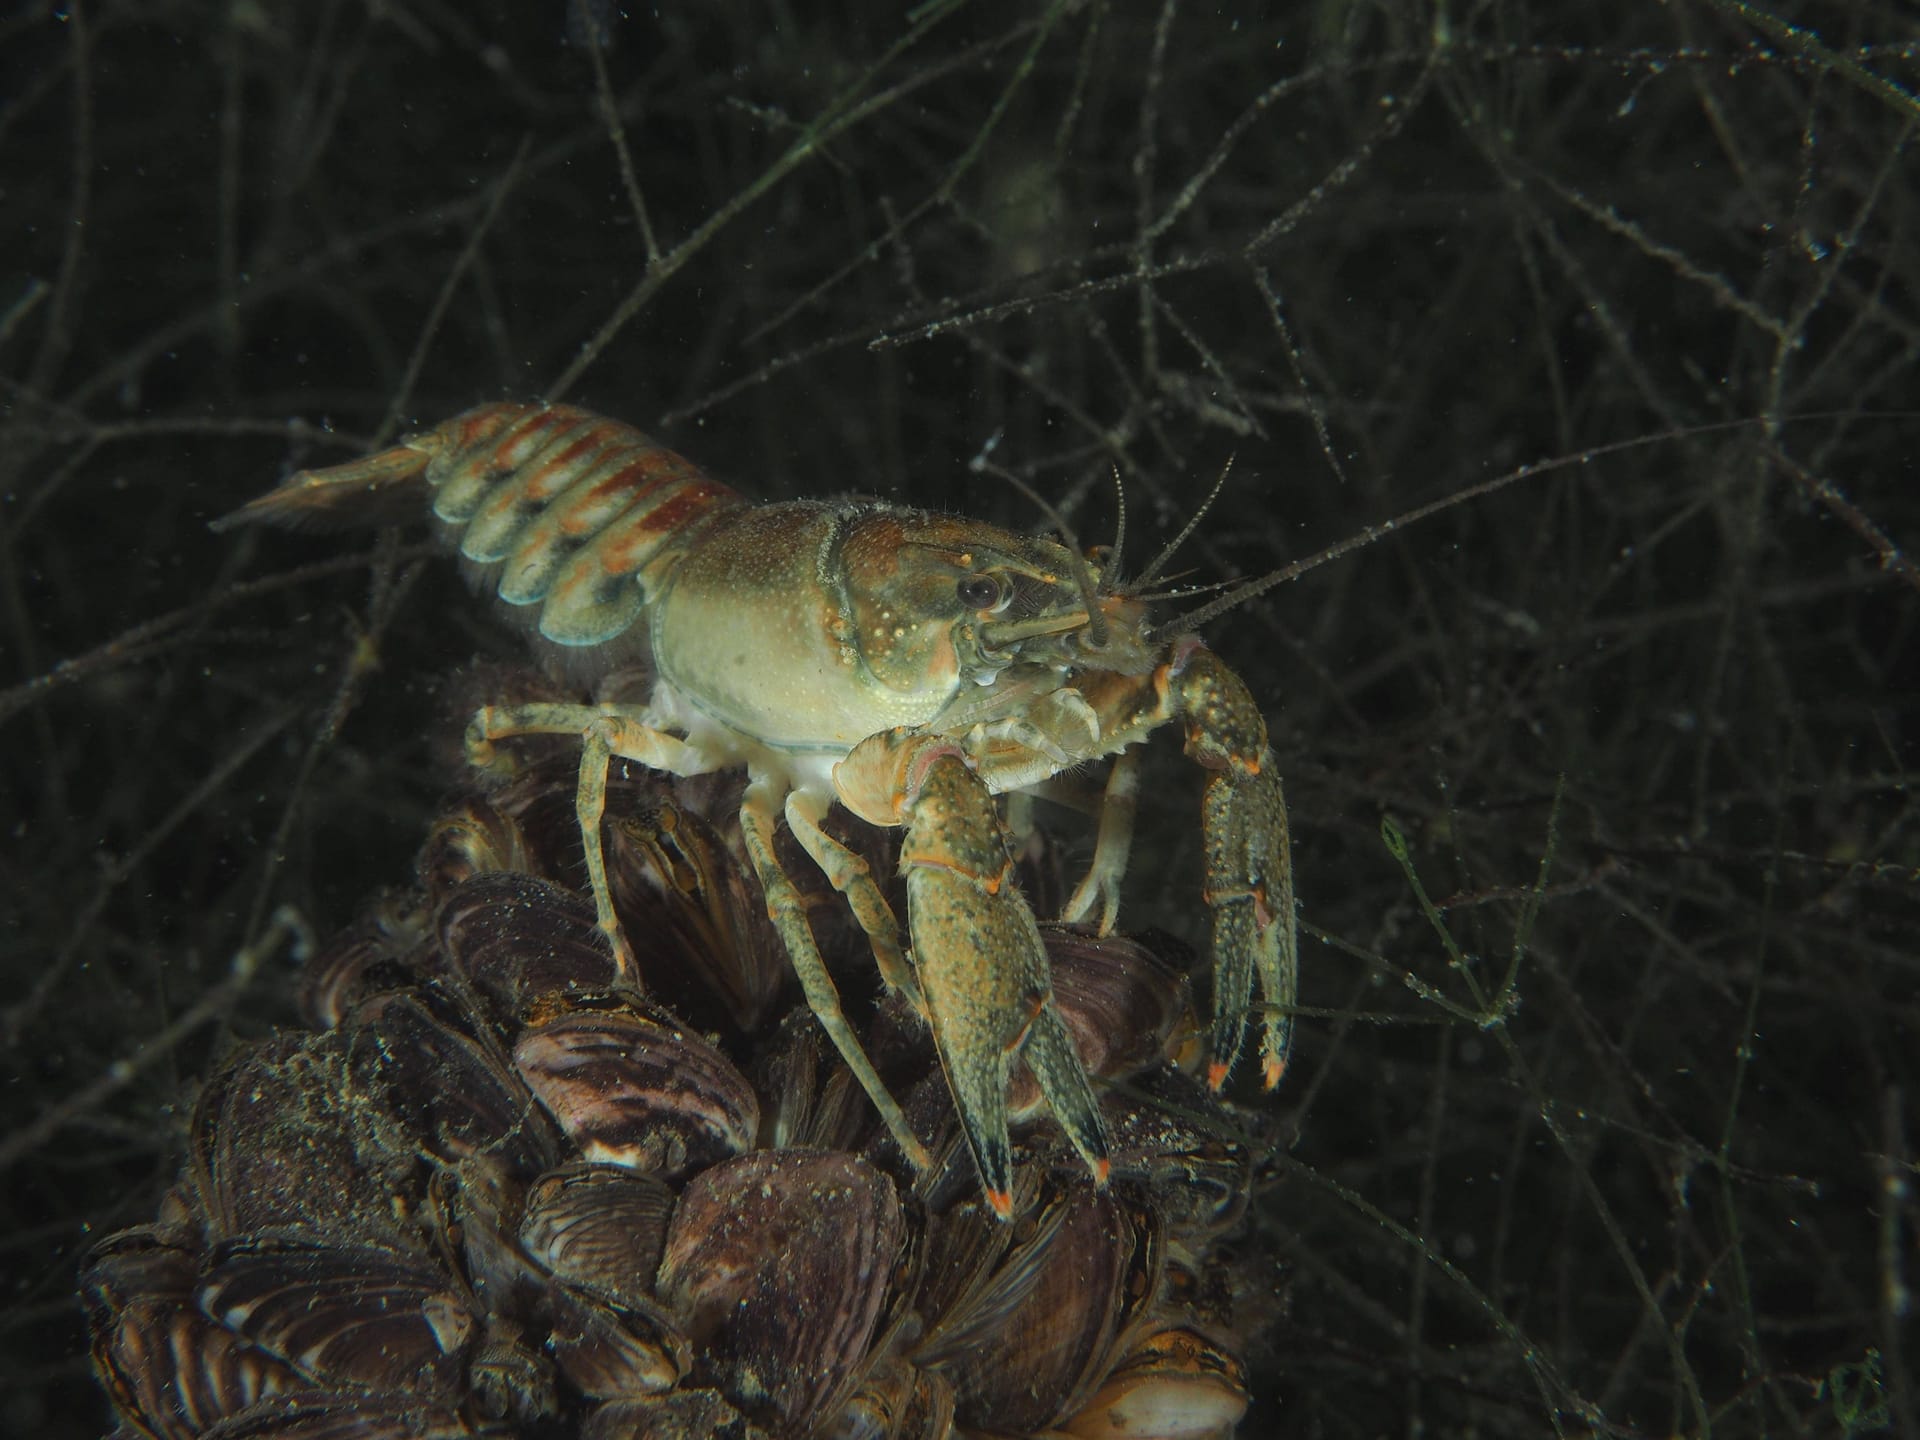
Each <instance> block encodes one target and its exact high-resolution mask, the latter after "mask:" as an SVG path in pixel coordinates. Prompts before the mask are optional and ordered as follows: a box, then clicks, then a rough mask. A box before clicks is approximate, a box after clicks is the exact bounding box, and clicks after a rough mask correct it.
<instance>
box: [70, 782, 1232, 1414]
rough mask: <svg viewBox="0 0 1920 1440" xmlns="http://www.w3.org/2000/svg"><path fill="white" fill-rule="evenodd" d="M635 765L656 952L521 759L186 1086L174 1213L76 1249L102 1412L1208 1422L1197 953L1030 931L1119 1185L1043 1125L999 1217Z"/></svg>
mask: <svg viewBox="0 0 1920 1440" xmlns="http://www.w3.org/2000/svg"><path fill="white" fill-rule="evenodd" d="M626 783H627V788H626V790H625V792H624V793H623V794H621V795H620V796H619V797H618V798H617V800H616V803H615V804H614V806H612V807H611V808H610V815H612V816H618V817H620V818H610V819H609V821H608V823H607V831H606V840H607V846H608V858H609V864H610V869H611V875H612V883H613V887H614V889H615V892H616V902H617V904H618V905H619V907H620V909H621V911H622V915H623V919H624V923H625V925H626V927H627V933H628V934H629V935H630V936H633V937H634V938H635V940H636V943H637V948H638V949H639V951H640V955H641V964H642V966H643V973H642V974H640V975H637V976H631V977H629V976H623V975H620V974H617V973H616V972H615V968H614V965H613V962H612V959H611V956H610V953H609V950H608V948H607V946H606V944H605V943H604V941H603V939H602V937H601V936H600V934H599V932H598V931H597V930H596V929H595V927H594V923H593V910H592V907H591V905H590V904H588V903H587V902H586V901H584V900H583V899H582V898H581V897H580V896H579V894H577V893H576V892H575V891H573V890H570V889H566V888H563V887H562V886H561V885H560V884H558V883H555V878H554V877H556V876H563V877H571V876H577V875H578V873H579V871H578V869H577V865H578V854H579V845H578V837H577V833H576V832H575V830H574V828H573V826H574V821H573V803H572V793H573V778H572V773H571V768H570V767H559V768H556V767H551V766H539V767H535V768H534V769H533V770H531V771H530V772H528V773H527V774H526V775H525V776H524V777H523V778H522V779H521V780H519V781H517V782H515V783H514V784H513V785H511V786H510V787H508V788H507V789H505V790H504V791H502V792H500V793H497V794H494V795H491V796H489V797H486V798H484V799H475V800H473V801H471V802H470V803H468V804H467V805H465V806H463V807H462V808H461V809H460V810H458V811H457V812H456V813H454V814H452V815H450V816H448V817H447V818H445V819H444V820H443V821H442V822H441V823H440V824H439V826H438V827H437V830H436V832H435V835H434V838H433V840H432V842H431V843H430V844H429V846H428V847H427V850H426V852H425V853H424V856H423V859H422V862H421V867H420V868H421V877H420V884H419V886H418V888H417V889H416V890H415V891H413V892H411V893H410V894H409V895H408V896H406V897H404V898H402V899H400V900H388V901H386V902H384V903H383V904H382V905H380V906H378V907H375V909H374V910H372V911H370V912H369V914H368V915H367V916H366V917H365V918H363V919H362V920H361V921H360V922H359V923H358V924H356V925H355V926H354V927H353V928H351V929H350V930H349V931H348V932H347V933H346V934H344V935H343V936H341V937H339V938H338V939H336V940H335V941H333V942H332V943H331V944H330V945H328V946H327V947H326V948H325V951H324V953H322V954H321V955H319V956H318V957H316V958H315V959H314V960H313V961H312V962H311V963H310V964H309V966H308V969H307V972H306V975H305V979H304V982H303V984H304V988H303V997H302V998H303V1008H304V1011H305V1013H306V1017H307V1019H308V1021H309V1023H310V1024H311V1025H312V1026H313V1027H314V1028H313V1030H312V1031H311V1032H303V1033H292V1034H283V1035H280V1036H277V1037H275V1038H272V1039H269V1040H265V1041H262V1042H259V1043H256V1044H253V1045H251V1046H248V1047H246V1048H244V1049H243V1050H241V1051H240V1053H238V1054H235V1055H233V1056H231V1057H230V1058H229V1059H228V1060H227V1062H226V1063H225V1064H224V1066H223V1068H222V1069H221V1070H220V1072H219V1073H218V1074H217V1075H216V1076H215V1077H214V1078H213V1079H212V1080H211V1081H209V1082H208V1083H207V1085H206V1086H205V1088H204V1090H203V1091H202V1092H201V1094H200V1095H199V1097H198V1102H197V1104H196V1106H195V1109H194V1112H193V1118H192V1123H191V1132H190V1136H189V1144H190V1154H189V1157H188V1160H187V1163H186V1165H185V1167H184V1170H183V1173H182V1175H181V1177H180V1180H179V1182H178V1183H177V1184H176V1185H175V1187H174V1188H173V1190H172V1191H171V1192H170V1193H169V1195H168V1196H167V1198H166V1200H165V1202H164V1204H163V1206H162V1209H161V1212H160V1215H159V1218H158V1219H157V1220H156V1221H155V1222H154V1223H152V1224H148V1225H142V1226H139V1227H136V1228H134V1229H129V1230H125V1231H122V1232H120V1233H118V1234H116V1235H113V1236H110V1237H109V1238H107V1239H106V1240H104V1241H102V1242H101V1243H100V1244H99V1245H98V1246H96V1247H95V1249H94V1250H93V1252H92V1254H91V1256H90V1257H89V1260H88V1262H87V1266H86V1271H85V1274H84V1277H83V1282H82V1288H83V1299H84V1302H85V1304H86V1306H87V1308H88V1311H89V1315H90V1319H91V1324H92V1331H93V1336H94V1356H95V1363H96V1365H97V1367H98V1370H99V1373H100V1376H101V1377H102V1380H103V1381H104V1383H105V1384H106V1386H107V1388H108V1390H109V1392H110V1393H111V1396H112V1399H113V1403H114V1405H115V1406H116V1408H117V1409H118V1412H119V1416H120V1419H121V1422H122V1424H123V1427H124V1429H123V1434H140V1435H146V1436H153V1437H165V1440H192V1437H207V1440H270V1437H271V1440H403V1437H441V1436H462V1435H499V1436H529V1437H547V1436H553V1437H561V1436H582V1437H592V1440H642V1437H710V1436H720V1437H736V1440H748V1437H768V1440H772V1437H789V1436H793V1437H798V1436H812V1437H842V1440H937V1437H944V1436H949V1435H958V1436H967V1435H978V1436H1033V1435H1056V1434H1057V1435H1066V1436H1075V1437H1081V1440H1092V1437H1132V1440H1150V1437H1167V1440H1173V1437H1181V1440H1198V1437H1209V1440H1212V1437H1224V1436H1227V1435H1229V1434H1230V1433H1231V1432H1232V1430H1233V1428H1234V1425H1235V1423H1236V1422H1237V1421H1238V1419H1239V1417H1240V1415H1241V1413H1242V1412H1243V1411H1244V1409H1245V1408H1246V1404H1247V1393H1246V1387H1245V1373H1244V1370H1243V1368H1242V1364H1241V1362H1240V1359H1239V1358H1238V1355H1237V1353H1236V1350H1237V1339H1236V1336H1237V1332H1236V1329H1235V1326H1234V1316H1233V1304H1234V1294H1233V1291H1234V1285H1233V1276H1232V1273H1231V1271H1230V1268H1229V1266H1228V1264H1227V1261H1226V1259H1225V1257H1224V1253H1223V1251H1222V1249H1221V1246H1220V1244H1219V1242H1220V1240H1221V1239H1222V1237H1223V1236H1224V1235H1225V1234H1226V1233H1227V1232H1228V1231H1230V1230H1231V1229H1232V1228H1233V1227H1234V1225H1235V1223H1236V1222H1237V1220H1238V1219H1239V1218H1240V1215H1241V1212H1242V1210H1243V1208H1244V1206H1245V1202H1246V1197H1247V1192H1248V1188H1249V1182H1250V1160H1249V1147H1248V1145H1247V1143H1246V1141H1245V1139H1244V1136H1243V1135H1241V1133H1240V1132H1239V1131H1238V1129H1237V1127H1236V1126H1235V1125H1234V1124H1233V1122H1232V1120H1231V1117H1229V1116H1228V1115H1227V1114H1226V1113H1225V1112H1224V1111H1223V1110H1222V1108H1221V1107H1220V1106H1219V1104H1218V1103H1217V1102H1216V1101H1214V1100H1213V1099H1212V1097H1211V1096H1210V1095H1209V1094H1208V1093H1207V1091H1206V1090H1205V1088H1204V1086H1202V1085H1200V1084H1198V1083H1196V1082H1194V1081H1193V1080H1192V1079H1190V1078H1189V1076H1188V1075H1187V1074H1186V1073H1185V1071H1183V1070H1182V1069H1181V1068H1180V1067H1179V1066H1178V1065H1177V1064H1175V1063H1173V1060H1174V1058H1177V1052H1178V1051H1179V1049H1180V1047H1181V1045H1182V1044H1183V1042H1184V1041H1185V1040H1186V1037H1188V1036H1190V1035H1191V1033H1192V1030H1193V1025H1192V1021H1191V1016H1190V1011H1189V1003H1188V995H1187V981H1186V976H1185V974H1184V973H1183V971H1182V970H1181V969H1180V968H1179V967H1178V966H1177V965H1175V964H1171V963H1169V962H1168V961H1167V960H1165V959H1163V958H1161V956H1160V955H1159V954H1156V953H1155V950H1154V949H1150V948H1148V947H1147V946H1146V945H1144V944H1142V943H1139V942H1137V941H1133V940H1128V939H1123V938H1119V937H1109V938H1105V939H1097V938H1094V937H1093V936H1091V935H1088V934H1086V933H1083V932H1078V931H1074V930H1071V929H1056V930H1054V931H1052V932H1051V933H1050V934H1049V936H1048V946H1049V950H1050V952H1051V957H1052V963H1053V975H1054V983H1055V988H1056V997H1057V1002H1058V1004H1059V1007H1060V1009H1061V1011H1062V1013H1063V1016H1064V1018H1065V1019H1066V1021H1067V1023H1068V1025H1069V1026H1070V1027H1071V1029H1072V1031H1073V1034H1074V1037H1075V1040H1076V1043H1077V1044H1078V1045H1079V1047H1080V1052H1081V1056H1082V1059H1083V1060H1084V1061H1085V1063H1086V1065H1087V1068H1088V1070H1089V1071H1090V1072H1091V1073H1093V1074H1095V1075H1096V1076H1099V1077H1103V1078H1102V1082H1101V1084H1102V1091H1103V1103H1104V1105H1105V1106H1106V1113H1107V1119H1108V1123H1109V1125H1110V1127H1111V1130H1112V1137H1113V1173H1112V1180H1111V1183H1110V1184H1109V1185H1108V1186H1106V1187H1105V1188H1103V1189H1096V1188H1094V1187H1093V1185H1092V1184H1091V1182H1090V1180H1089V1178H1088V1177H1087V1174H1086V1170H1085V1167H1084V1165H1083V1164H1081V1162H1080V1161H1079V1159H1078V1158H1077V1157H1076V1156H1075V1155H1073V1154H1072V1153H1071V1152H1070V1151H1068V1150H1067V1148H1066V1146H1065V1142H1064V1141H1063V1140H1061V1139H1060V1138H1059V1136H1058V1133H1057V1131H1055V1130H1054V1129H1053V1126H1052V1122H1051V1121H1050V1120H1038V1119H1036V1120H1033V1121H1032V1122H1031V1123H1030V1124H1028V1125H1027V1126H1025V1127H1024V1129H1023V1132H1022V1134H1021V1154H1020V1165H1019V1169H1018V1172H1017V1174H1018V1180H1017V1189H1016V1201H1017V1206H1016V1213H1015V1216H1014V1218H1013V1220H1012V1221H1011V1222H1006V1221H1001V1220H999V1219H996V1218H995V1217H994V1216H993V1215H992V1214H991V1213H990V1212H988V1211H987V1209H986V1208H985V1207H984V1205H983V1204H982V1202H981V1199H980V1195H979V1191H978V1187H977V1183H976V1182H975V1179H974V1175H973V1169H972V1164H971V1160H970V1157H969V1156H968V1154H967V1152H966V1147H965V1145H964V1142H963V1141H962V1140H961V1138H960V1135H959V1131H958V1127H957V1125H956V1123H955V1121H954V1118H953V1114H952V1111H951V1107H950V1104H949V1101H948V1099H947V1092H946V1087H945V1083H944V1080H943V1077H942V1076H941V1074H940V1072H939V1067H938V1063H937V1061H936V1060H935V1058H934V1055H933V1050H932V1047H931V1045H930V1044H929V1043H928V1042H927V1040H926V1037H925V1036H924V1034H923V1033H920V1032H919V1030H918V1027H917V1026H916V1025H915V1024H914V1023H913V1022H912V1020H911V1017H910V1016H909V1015H907V1014H906V1013H904V1007H902V1006H901V1005H900V1004H899V1003H898V1002H892V1003H883V1004H881V1005H880V1006H879V1007H878V1009H877V1010H876V1012H875V1014H874V1017H873V1019H872V1021H871V1024H870V1026H869V1029H868V1043H869V1048H870V1051H871V1053H872V1054H873V1056H874V1059H875V1062H876V1064H877V1065H878V1066H879V1067H880V1068H881V1071H882V1073H883V1074H884V1075H885V1076H886V1078H887V1081H888V1083H889V1085H890V1086H891V1087H893V1088H894V1093H896V1094H897V1095H899V1096H901V1097H902V1099H903V1103H904V1105H905V1108H906V1110H907V1112H908V1115H909V1118H910V1120H911V1121H912V1123H913V1124H914V1125H915V1127H916V1128H917V1130H918V1132H919V1133H920V1135H921V1137H922V1138H923V1139H924V1140H925V1141H926V1143H927V1144H928V1147H929V1149H930V1151H931V1152H932V1153H933V1154H934V1155H936V1156H937V1157H940V1158H939V1160H938V1162H937V1163H936V1165H935V1166H934V1168H933V1169H932V1170H931V1171H929V1172H927V1173H925V1174H918V1175H916V1174H915V1173H913V1171H912V1170H911V1169H910V1168H909V1167H908V1166H907V1165H906V1164H905V1162H904V1161H903V1159H902V1158H901V1156H900V1155H899V1153H898V1151H897V1149H895V1147H894V1146H893V1144H892V1142H891V1141H890V1140H889V1139H888V1137H887V1136H886V1133H885V1131H884V1129H883V1128H882V1127H881V1126H880V1125H879V1124H878V1122H877V1120H875V1119H874V1117H873V1115H872V1112H871V1110H870V1109H869V1107H868V1106H867V1104H866V1102H865V1099H864V1097H863V1095H862V1094H861V1092H860V1091H859V1089H858V1088H857V1087H856V1086H854V1085H853V1084H851V1083H850V1081H849V1077H848V1075H847V1073H846V1072H845V1070H844V1069H842V1068H841V1067H840V1066H839V1064H838V1062H837V1059H835V1058H833V1056H832V1052H831V1051H830V1050H828V1049H826V1048H824V1042H823V1040H822V1039H821V1038H820V1035H819V1030H818V1026H817V1024H816V1023H815V1022H814V1021H813V1019H812V1017H811V1015H810V1014H809V1013H808V1011H807V1010H806V1009H805V1008H804V1007H801V1006H792V1007H790V1008H783V1001H784V999H785V997H786V996H788V995H789V993H790V988H791V987H790V986H789V985H788V983H787V970H786V966H785V965H784V963H783V960H782V952H781V951H780V948H779V942H778V940H777V938H776V937H775V936H774V934H773V933H772V930H771V927H770V926H769V925H768V924H767V922H766V920H765V911H764V908H763V907H762V905H761V903H760V900H759V895H758V890H757V887H756V886H755V885H754V883H753V881H752V880H751V879H750V878H748V877H747V876H746V875H745V873H744V872H743V869H742V867H741V866H740V865H739V864H737V863H736V861H735V859H734V857H733V852H732V850H731V848H730V846H729V844H728V842H727V839H726V838H725V836H724V835H723V834H722V833H721V831H720V830H719V829H717V828H716V827H715V825H714V824H712V823H710V822H709V821H708V820H707V819H705V818H703V817H702V814H701V807H700V806H699V805H698V804H696V803H694V801H693V799H692V798H690V797H692V796H694V791H693V790H692V789H691V788H690V787H687V786H682V787H681V788H679V789H677V790H669V789H667V788H664V787H659V786H655V787H650V788H642V787H640V786H638V785H636V784H634V783H632V782H626ZM716 813H720V812H716ZM832 900H833V897H832V896H831V895H830V894H828V895H825V896H823V897H821V903H820V904H819V905H818V906H817V907H816V913H815V917H814V921H815V928H816V929H817V930H819V931H820V932H822V938H823V940H825V939H827V938H828V934H827V932H829V931H831V930H832V929H833V928H834V927H835V926H836V925H841V924H843V923H844V922H843V921H842V920H840V918H839V915H840V910H839V907H838V906H837V905H835V904H833V903H831V902H832ZM846 928H847V930H848V933H849V934H851V933H853V932H852V930H851V927H850V926H848V927H846ZM850 973H851V972H850ZM1015 1068H1016V1074H1015V1076H1014V1082H1013V1097H1012V1098H1013V1104H1014V1107H1015V1110H1016V1113H1019V1110H1020V1108H1021V1106H1022V1103H1023V1101H1024V1102H1025V1104H1026V1106H1027V1107H1028V1108H1029V1109H1034V1108H1037V1105H1038V1095H1037V1089H1036V1087H1034V1086H1033V1084H1032V1082H1031V1080H1030V1079H1029V1078H1028V1077H1026V1076H1024V1075H1022V1074H1019V1073H1017V1072H1018V1069H1019V1067H1018V1066H1017V1064H1016V1067H1015Z"/></svg>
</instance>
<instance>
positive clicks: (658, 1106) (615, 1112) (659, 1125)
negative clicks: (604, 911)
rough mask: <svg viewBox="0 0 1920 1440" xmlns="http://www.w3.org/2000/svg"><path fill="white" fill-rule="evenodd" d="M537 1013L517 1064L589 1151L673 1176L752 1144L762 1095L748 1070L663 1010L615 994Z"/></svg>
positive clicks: (517, 1049) (517, 1048) (590, 1155)
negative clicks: (756, 1091) (741, 1069)
mask: <svg viewBox="0 0 1920 1440" xmlns="http://www.w3.org/2000/svg"><path fill="white" fill-rule="evenodd" d="M576 1003H577V1004H579V1005H580V1006H581V1008H559V1009H558V1011H557V1013H554V1014H552V1015H549V1016H542V1015H540V1014H538V1013H536V1015H535V1016H534V1017H533V1018H532V1021H531V1023H529V1024H528V1025H527V1027H526V1028H525V1029H524V1030H522V1031H521V1032H520V1036H519V1038H518V1039H517V1040H515V1042H514V1046H513V1063H514V1065H515V1067H516V1068H517V1069H518V1071H519V1073H520V1075H521V1076H522V1077H523V1078H524V1079H525V1081H526V1083H527V1085H528V1086H530V1087H531V1088H532V1090H533V1093H534V1094H535V1095H537V1096H538V1097H539V1099H540V1103H541V1104H542V1105H543V1106H545V1107H546V1110H547V1112H548V1113H549V1114H551V1115H552V1116H553V1118H554V1119H555V1120H556V1121H558V1122H559V1125H560V1128H561V1129H562V1130H564V1131H565V1132H566V1135H567V1139H568V1140H569V1141H570V1142H572V1144H573V1146H574V1148H575V1149H576V1150H577V1151H578V1152H579V1153H580V1154H581V1155H582V1156H584V1157H585V1158H586V1159H588V1160H592V1161H597V1162H600V1163H603V1164H609V1165H624V1166H626V1167H627V1168H629V1169H633V1170H649V1171H653V1172H655V1173H657V1174H660V1175H663V1176H666V1177H668V1178H673V1177H677V1176H680V1175H684V1174H686V1173H688V1172H690V1171H693V1170H698V1169H700V1168H702V1167H704V1166H707V1165H711V1164H713V1163H715V1162H716V1161H719V1160H723V1159H725V1158H726V1157H727V1156H729V1155H734V1154H737V1153H739V1152H740V1151H742V1150H745V1149H747V1148H748V1147H749V1146H751V1145H752V1144H753V1143H754V1141H755V1140H756V1138H757V1137H758V1135H759V1132H760V1100H759V1097H758V1096H756V1095H755V1094H754V1092H753V1087H752V1086H751V1085H750V1084H748V1083H747V1078H746V1076H744V1075H742V1074H741V1073H740V1072H739V1070H738V1069H736V1068H735V1067H734V1064H733V1062H732V1061H731V1060H729V1059H727V1057H726V1056H725V1055H722V1054H721V1053H720V1052H719V1051H718V1050H717V1049H715V1048H714V1047H713V1046H712V1045H710V1044H708V1043H707V1042H706V1041H705V1040H703V1039H702V1038H701V1037H700V1036H698V1035H696V1034H694V1033H693V1032H692V1031H691V1030H689V1029H688V1028H687V1027H686V1026H685V1025H682V1024H681V1023H680V1022H679V1021H678V1020H677V1019H675V1017H674V1016H673V1015H672V1014H670V1013H668V1012H666V1011H663V1010H658V1009H656V1008H654V1007H651V1006H644V1005H642V1004H640V1003H638V1002H633V1001H629V1000H627V999H625V998H623V997H619V996H608V997H602V998H601V999H599V1000H598V1001H597V1002H596V1004H595V1008H591V1009H589V1008H584V1002H576Z"/></svg>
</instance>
